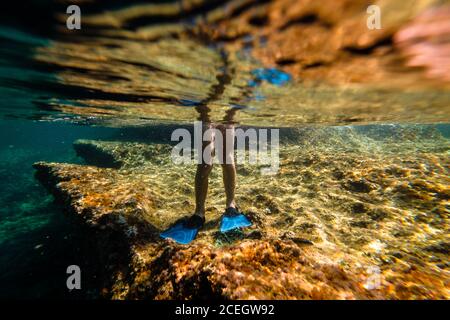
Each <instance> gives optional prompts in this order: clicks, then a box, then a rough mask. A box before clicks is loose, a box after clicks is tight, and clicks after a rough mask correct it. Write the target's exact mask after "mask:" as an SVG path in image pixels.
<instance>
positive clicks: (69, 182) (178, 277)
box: [34, 126, 450, 299]
mask: <svg viewBox="0 0 450 320" xmlns="http://www.w3.org/2000/svg"><path fill="white" fill-rule="evenodd" d="M399 131H400V132H397V131H396V132H397V133H398V135H397V136H396V137H395V139H396V142H395V143H394V142H393V141H392V140H391V137H392V135H385V136H384V135H383V133H384V131H379V132H378V131H376V130H366V131H364V130H361V129H358V130H357V129H350V128H349V129H348V130H341V129H339V128H324V129H320V128H315V129H314V128H312V129H309V130H306V129H305V130H300V131H299V132H296V133H294V132H292V131H290V132H289V137H290V140H289V141H290V142H289V143H287V144H283V145H282V146H281V148H280V170H279V172H278V174H277V177H276V179H273V178H271V177H269V176H264V175H261V173H260V171H259V167H258V166H251V165H243V166H241V168H240V169H239V170H238V172H241V174H239V188H238V190H237V191H238V192H237V194H238V199H237V200H238V202H239V204H240V206H241V207H242V208H243V210H244V211H245V212H246V213H247V215H248V216H249V218H250V219H251V220H252V222H253V226H252V227H250V228H247V229H245V230H240V231H235V232H232V233H227V234H222V233H220V232H218V231H217V230H218V225H219V220H220V216H221V213H222V206H223V201H224V195H223V192H222V186H221V176H220V175H219V173H218V172H216V171H213V172H212V175H211V179H210V195H209V198H208V206H207V213H206V218H207V223H206V224H205V226H204V228H203V229H202V230H201V231H200V232H199V234H198V236H197V239H196V240H194V241H193V242H192V244H190V245H188V246H182V245H177V244H175V243H174V242H172V241H170V240H163V239H161V238H160V237H159V233H160V232H161V231H162V230H164V229H165V228H167V227H168V226H169V225H170V224H171V223H173V222H174V221H176V220H177V219H179V218H180V217H182V216H184V215H188V214H190V213H191V212H192V210H193V209H194V204H193V187H192V181H193V178H194V174H195V166H189V165H177V166H175V165H174V164H173V163H172V162H171V160H170V152H169V151H170V147H169V146H168V145H160V144H143V143H136V142H133V143H131V142H113V141H109V142H103V141H79V142H76V145H77V146H78V148H80V146H81V148H83V149H85V150H89V152H85V151H82V152H79V154H80V155H82V156H83V157H85V158H86V161H87V163H92V161H91V160H92V159H97V160H98V159H99V158H101V157H103V158H105V159H106V158H107V160H108V161H107V162H108V163H109V164H120V165H114V167H113V168H111V167H110V168H108V167H106V166H107V165H106V163H105V165H103V166H101V167H99V166H92V165H75V164H61V163H43V162H40V163H36V164H35V165H34V167H35V168H36V175H37V177H38V179H39V180H40V181H42V182H43V183H44V184H45V185H46V186H47V187H48V188H49V189H50V190H51V191H52V192H53V193H54V195H55V197H56V198H57V199H58V200H60V201H62V202H63V203H65V205H66V206H67V208H68V209H69V210H70V211H71V212H73V213H75V214H76V216H77V217H79V218H80V219H79V221H80V222H81V225H84V226H88V230H90V231H89V232H90V233H91V235H92V236H89V237H88V238H90V239H91V241H93V243H94V244H95V246H93V251H95V252H93V254H95V255H98V257H99V259H100V264H101V266H102V267H103V268H104V288H103V290H102V291H103V294H104V295H105V296H106V297H110V298H117V299H125V298H130V299H135V298H136V299H143V298H152V299H169V298H172V299H173V298H176V299H190V298H211V297H216V298H227V299H242V298H248V299H321V298H324V299H329V298H333V299H334V298H337V299H359V298H368V299H372V298H383V299H384V298H386V299H395V298H405V299H413V298H417V299H429V298H448V291H447V289H446V288H447V287H448V281H449V279H450V277H449V275H448V270H447V269H448V264H446V262H447V261H448V257H447V255H448V240H446V237H447V233H448V225H449V221H448V217H449V215H448V210H447V209H446V201H447V200H448V194H449V191H448V189H449V188H448V186H449V184H450V183H449V179H448V176H449V174H448V167H449V166H448V165H447V166H444V165H443V164H445V163H447V162H448V156H447V152H448V142H446V140H445V139H444V138H443V137H442V136H439V134H438V133H437V132H434V131H432V130H431V131H430V130H425V129H424V128H422V127H418V126H412V127H409V128H407V127H405V128H403V129H402V128H399ZM329 137H333V139H332V140H331V141H329ZM358 141H359V143H358ZM298 144H301V145H302V148H299V147H298ZM418 151H420V152H418ZM97 160H95V161H97ZM94 247H95V248H96V249H95V250H94Z"/></svg>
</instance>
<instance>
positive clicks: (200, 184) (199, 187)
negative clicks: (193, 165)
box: [194, 125, 214, 217]
mask: <svg viewBox="0 0 450 320" xmlns="http://www.w3.org/2000/svg"><path fill="white" fill-rule="evenodd" d="M211 128H212V126H211V125H207V126H204V127H203V131H205V130H208V129H211ZM209 134H210V136H209V137H208V140H209V141H204V142H203V143H202V159H201V163H200V164H198V165H197V172H196V173H195V213H194V214H196V215H199V216H201V217H204V216H205V203H206V196H207V194H208V178H209V174H210V173H211V170H212V166H213V163H212V161H213V157H214V132H213V131H210V133H209ZM208 146H210V147H209V148H208ZM205 150H207V151H206V152H208V153H209V157H207V158H206V159H205V158H204V157H203V155H204V153H205Z"/></svg>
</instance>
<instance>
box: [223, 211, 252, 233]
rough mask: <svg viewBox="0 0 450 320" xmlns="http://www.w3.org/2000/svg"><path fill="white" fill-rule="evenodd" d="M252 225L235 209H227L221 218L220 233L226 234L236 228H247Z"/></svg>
mask: <svg viewBox="0 0 450 320" xmlns="http://www.w3.org/2000/svg"><path fill="white" fill-rule="evenodd" d="M251 225H252V223H251V222H250V220H248V218H247V217H246V216H245V215H244V214H242V213H241V212H239V211H238V210H237V209H235V208H231V207H230V208H228V209H227V210H225V213H224V214H223V216H222V222H221V223H220V231H221V232H227V231H230V230H234V229H237V228H243V227H249V226H251Z"/></svg>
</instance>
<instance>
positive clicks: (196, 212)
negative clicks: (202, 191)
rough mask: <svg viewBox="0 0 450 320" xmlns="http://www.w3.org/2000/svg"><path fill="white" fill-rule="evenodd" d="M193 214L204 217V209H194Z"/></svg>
mask: <svg viewBox="0 0 450 320" xmlns="http://www.w3.org/2000/svg"><path fill="white" fill-rule="evenodd" d="M194 215H195V216H200V217H205V210H204V209H203V210H195V211H194Z"/></svg>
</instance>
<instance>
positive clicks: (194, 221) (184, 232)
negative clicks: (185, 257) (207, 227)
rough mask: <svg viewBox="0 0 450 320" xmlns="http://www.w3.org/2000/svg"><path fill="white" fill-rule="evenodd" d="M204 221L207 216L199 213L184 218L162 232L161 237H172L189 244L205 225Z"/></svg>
mask: <svg viewBox="0 0 450 320" xmlns="http://www.w3.org/2000/svg"><path fill="white" fill-rule="evenodd" d="M204 222H205V218H204V217H200V216H198V215H193V216H191V217H189V218H184V219H182V220H181V221H179V222H177V223H175V224H174V225H173V226H171V227H170V228H169V229H167V230H166V231H164V232H162V233H161V234H160V237H161V238H164V239H167V238H170V239H172V240H174V241H176V242H178V243H181V244H189V243H190V242H191V241H192V240H194V239H195V237H196V236H197V233H198V230H199V229H200V228H201V227H202V226H203V224H204Z"/></svg>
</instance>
